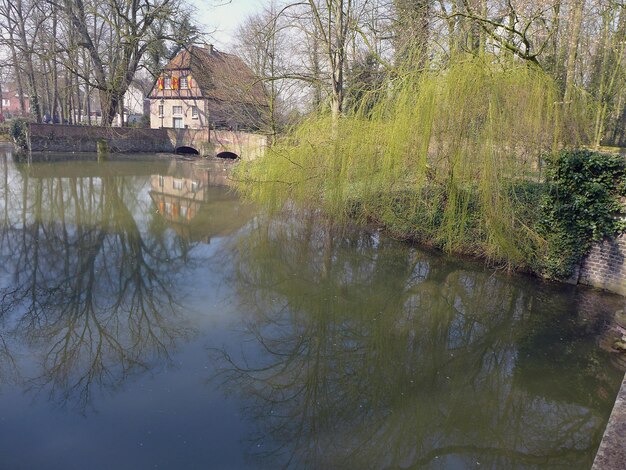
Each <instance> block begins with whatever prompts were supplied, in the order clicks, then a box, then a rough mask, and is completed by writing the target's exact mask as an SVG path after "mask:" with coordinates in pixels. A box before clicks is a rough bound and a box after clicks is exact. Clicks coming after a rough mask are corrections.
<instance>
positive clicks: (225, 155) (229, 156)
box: [215, 151, 239, 160]
mask: <svg viewBox="0 0 626 470" xmlns="http://www.w3.org/2000/svg"><path fill="white" fill-rule="evenodd" d="M215 156H216V157H217V158H224V159H228V160H236V159H238V158H239V155H237V154H236V153H234V152H228V151H224V152H220V153H218V154H217V155H215Z"/></svg>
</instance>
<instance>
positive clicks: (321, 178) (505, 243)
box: [238, 57, 581, 267]
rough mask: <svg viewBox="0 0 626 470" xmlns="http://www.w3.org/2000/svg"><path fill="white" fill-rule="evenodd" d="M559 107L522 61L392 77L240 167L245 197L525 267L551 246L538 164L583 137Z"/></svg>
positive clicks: (546, 84)
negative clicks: (543, 229) (540, 211)
mask: <svg viewBox="0 0 626 470" xmlns="http://www.w3.org/2000/svg"><path fill="white" fill-rule="evenodd" d="M562 106H563V105H562V103H560V98H559V92H558V89H557V86H556V84H555V83H554V81H552V80H551V79H550V78H549V77H548V76H547V75H546V74H544V73H543V72H542V71H540V70H539V69H538V68H537V67H533V66H531V67H529V66H527V65H523V64H512V63H511V62H508V63H506V64H500V63H494V62H488V61H486V58H484V57H483V58H475V57H474V58H465V59H462V60H457V61H455V62H454V63H452V64H449V65H448V66H447V67H446V68H445V69H440V70H429V71H427V72H423V71H422V72H420V73H415V72H411V71H408V72H407V73H403V74H396V75H395V76H394V77H393V78H390V79H388V80H387V81H386V83H385V86H384V87H383V88H382V89H381V90H378V91H377V92H375V93H371V94H370V95H369V96H368V97H366V98H364V99H363V103H362V106H361V109H360V110H359V111H356V112H354V113H353V114H352V115H350V116H346V117H344V118H342V119H340V120H339V122H334V121H333V120H332V119H331V117H330V116H315V117H312V118H311V119H309V120H308V121H307V122H305V123H304V124H302V125H301V126H299V127H298V128H297V129H295V130H294V132H293V133H292V134H290V135H289V136H288V137H287V138H286V139H285V140H284V141H283V142H282V143H280V144H279V145H277V146H276V147H275V148H273V149H272V151H271V152H270V153H269V154H268V155H267V156H266V157H265V158H263V159H260V160H258V161H255V162H252V163H249V164H246V165H245V166H242V167H240V169H239V174H238V177H239V179H240V188H241V190H242V192H243V194H244V195H246V196H248V197H250V198H252V199H254V200H257V201H260V202H262V203H264V204H266V205H267V206H268V207H270V208H271V209H273V210H276V209H280V208H282V207H284V205H285V204H286V203H287V202H289V203H293V204H295V205H297V206H301V207H305V208H320V209H322V210H323V211H324V213H326V214H328V215H329V216H330V217H331V218H333V220H338V221H345V220H346V219H347V218H355V217H356V218H357V219H360V220H361V221H372V220H373V221H375V222H378V223H381V224H383V225H384V226H386V227H387V228H388V229H389V230H390V231H391V232H393V233H395V234H397V235H398V236H402V237H407V238H412V239H418V240H421V241H425V242H428V243H432V244H434V245H436V246H438V247H441V248H442V249H444V250H446V251H454V252H465V253H471V254H475V255H479V256H485V257H487V258H489V259H491V260H494V261H497V262H504V263H507V264H509V265H510V266H518V267H519V266H525V265H529V264H531V263H532V260H533V258H534V257H536V256H537V253H538V252H540V251H541V249H542V245H544V244H545V242H544V241H543V240H542V238H541V236H539V235H538V233H537V232H536V231H535V230H534V228H533V224H532V218H533V214H534V211H533V208H534V205H535V204H536V197H534V196H535V195H536V192H537V187H538V183H539V182H540V181H541V177H542V175H541V167H542V160H541V158H542V155H544V154H545V153H546V152H550V151H551V150H553V149H554V148H555V147H556V146H557V145H560V143H561V142H562V140H563V137H564V135H565V134H567V136H568V138H575V136H576V132H575V128H574V127H572V125H571V122H565V121H566V119H565V117H568V116H578V115H581V114H580V113H577V112H575V111H571V105H570V106H569V107H568V109H570V111H569V112H568V115H567V116H563V114H564V113H562V112H561V111H562V109H561V108H562ZM564 130H566V131H567V132H565V133H564ZM572 136H573V137H572Z"/></svg>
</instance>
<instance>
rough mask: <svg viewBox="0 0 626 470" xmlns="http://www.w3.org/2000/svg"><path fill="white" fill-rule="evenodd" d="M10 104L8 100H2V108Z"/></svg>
mask: <svg viewBox="0 0 626 470" xmlns="http://www.w3.org/2000/svg"><path fill="white" fill-rule="evenodd" d="M10 104H11V102H10V101H9V100H4V99H3V100H2V106H9V105H10Z"/></svg>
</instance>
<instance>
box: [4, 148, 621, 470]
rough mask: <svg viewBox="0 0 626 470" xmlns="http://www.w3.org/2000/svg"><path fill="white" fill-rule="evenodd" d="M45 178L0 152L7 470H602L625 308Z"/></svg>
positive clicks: (585, 293) (187, 173)
mask: <svg viewBox="0 0 626 470" xmlns="http://www.w3.org/2000/svg"><path fill="white" fill-rule="evenodd" d="M52 160H55V161H50V162H41V163H31V164H30V165H29V164H26V163H18V162H15V161H14V158H13V157H12V155H11V153H10V151H9V150H8V149H0V173H1V175H2V176H1V177H0V194H1V196H0V201H1V203H0V218H1V222H0V468H1V469H64V470H66V469H144V468H146V469H148V468H161V469H195V468H198V469H240V468H241V469H244V468H269V469H275V468H311V469H370V468H371V469H382V468H385V469H400V468H432V469H466V468H467V469H475V468H497V469H504V468H533V469H534V468H564V469H565V468H566V469H573V468H581V469H588V468H590V466H591V463H592V461H593V457H594V455H595V451H596V449H597V446H598V445H599V443H600V439H601V437H602V433H603V431H604V427H605V425H606V422H607V420H608V416H609V414H610V411H611V408H612V405H613V400H614V398H615V396H616V394H617V391H618V388H619V385H620V382H621V378H622V376H623V374H622V372H621V371H620V370H619V368H618V366H617V365H616V364H614V363H615V362H616V361H615V358H614V357H613V356H612V355H611V354H610V353H607V352H606V351H605V349H607V348H606V347H602V346H603V345H605V344H606V343H607V342H608V339H607V333H606V322H607V319H608V318H610V317H611V315H613V313H614V312H615V311H616V310H617V309H619V308H623V306H624V300H623V298H620V297H617V296H611V295H608V294H602V293H599V292H597V291H592V290H587V289H582V288H574V287H571V286H564V285H556V284H547V283H542V282H539V281H537V280H534V279H531V278H528V277H524V276H517V275H507V274H506V273H498V272H493V271H492V270H489V269H487V268H485V267H483V266H482V264H480V263H473V262H464V261H459V260H454V259H451V258H448V257H445V256H442V255H440V254H437V253H429V252H426V251H424V250H421V249H419V248H417V247H412V246H409V245H407V244H404V243H401V242H398V241H394V240H392V239H389V238H386V237H385V236H382V235H381V234H380V233H378V232H376V231H369V232H368V231H362V230H356V229H351V230H348V229H345V230H338V229H336V228H332V227H329V226H328V224H327V223H325V222H323V221H322V220H320V219H319V218H316V217H315V216H313V215H290V216H288V215H285V216H282V217H280V218H274V219H271V220H270V219H268V218H267V217H266V216H264V215H262V214H261V213H259V212H258V211H257V209H255V208H254V207H252V206H250V205H247V204H244V203H242V202H240V201H239V199H238V198H237V196H236V194H234V193H233V192H232V191H230V190H229V189H228V188H226V187H225V186H224V185H225V184H226V182H227V177H226V176H227V174H228V167H227V166H228V164H226V163H214V164H208V163H192V162H183V161H170V160H162V159H161V160H156V161H115V162H102V163H98V162H95V161H80V160H76V159H70V158H69V157H67V156H66V157H56V158H53V159H52ZM63 160H66V161H63Z"/></svg>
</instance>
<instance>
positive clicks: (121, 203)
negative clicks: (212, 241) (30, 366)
mask: <svg viewBox="0 0 626 470" xmlns="http://www.w3.org/2000/svg"><path fill="white" fill-rule="evenodd" d="M143 184H144V185H145V184H147V178H146V179H145V181H144V183H143ZM137 185H138V181H135V180H133V178H122V177H115V176H102V177H98V178H95V177H84V178H75V177H69V178H30V177H29V173H28V170H27V171H25V172H24V174H23V184H22V187H21V189H22V192H21V201H15V200H14V201H7V200H5V204H6V205H7V206H9V205H10V207H11V211H12V212H11V213H10V214H9V215H8V218H5V223H4V224H3V225H2V233H1V236H2V240H3V245H2V250H1V252H0V260H1V261H0V262H1V263H2V265H3V269H5V270H6V271H7V272H8V274H10V275H11V276H12V277H13V278H12V279H11V282H10V284H9V287H3V289H2V291H1V292H0V295H1V297H0V299H1V302H0V315H2V317H4V318H5V319H9V318H10V323H11V325H12V330H11V331H12V334H13V335H14V336H15V337H16V338H17V340H18V341H20V342H26V343H28V344H29V345H30V346H31V347H35V348H38V349H40V350H41V353H42V355H43V357H42V367H43V370H42V372H41V374H40V376H39V377H37V378H36V379H35V380H34V381H33V386H35V387H36V388H48V387H49V389H50V393H51V395H53V396H58V397H59V398H61V399H62V400H64V401H65V400H73V399H77V400H78V404H79V406H85V405H87V404H88V402H89V400H90V397H91V393H92V389H93V386H94V385H96V384H97V385H99V386H113V387H114V386H116V385H118V384H120V383H121V382H122V381H123V380H124V378H125V377H127V376H128V375H129V374H131V373H133V372H136V371H140V370H144V369H145V368H147V367H149V363H150V361H151V360H152V359H155V358H157V357H161V358H162V357H168V355H169V352H170V350H171V348H172V347H173V346H174V343H175V341H176V339H177V338H178V337H180V336H181V335H183V334H185V328H184V327H182V326H180V325H179V324H177V320H178V319H177V318H174V315H173V314H174V313H175V309H176V303H175V299H174V296H173V293H172V292H171V289H172V285H173V280H174V279H173V278H174V275H175V273H176V272H177V271H178V270H179V268H180V267H181V265H182V264H183V263H184V262H186V260H185V258H186V256H187V252H188V250H189V246H187V245H186V244H184V243H181V242H180V240H178V239H177V238H175V237H171V236H167V232H166V231H165V228H164V227H163V226H162V225H163V222H161V221H160V219H159V217H158V216H154V215H153V216H152V219H151V220H150V224H151V225H150V229H149V230H148V231H147V232H145V233H142V231H141V230H140V227H139V226H138V224H137V221H136V220H135V217H134V215H133V210H134V209H136V208H137V207H138V208H139V209H140V210H138V211H137V212H140V213H143V214H150V213H152V214H154V211H153V210H150V207H148V206H147V207H143V208H142V207H139V206H138V205H140V204H142V203H143V204H149V202H146V201H140V200H138V198H137V188H136V187H137Z"/></svg>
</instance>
